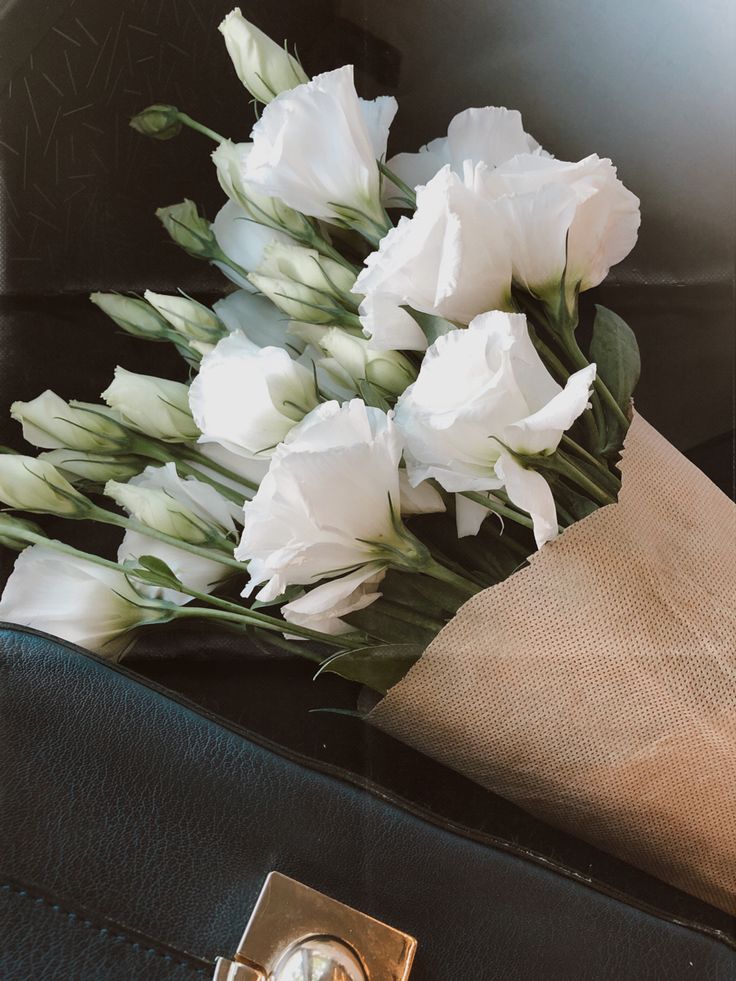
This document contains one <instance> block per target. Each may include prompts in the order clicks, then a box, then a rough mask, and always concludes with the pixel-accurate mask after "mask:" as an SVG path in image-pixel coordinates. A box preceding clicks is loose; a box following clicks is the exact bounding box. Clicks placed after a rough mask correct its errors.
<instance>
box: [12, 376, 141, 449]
mask: <svg viewBox="0 0 736 981" xmlns="http://www.w3.org/2000/svg"><path fill="white" fill-rule="evenodd" d="M10 414H11V416H12V417H13V419H15V420H16V422H19V423H21V425H22V426H23V435H24V437H25V438H26V439H27V440H28V442H29V443H32V444H33V445H34V446H38V447H41V448H42V449H46V450H56V449H63V448H71V449H74V450H85V451H89V452H92V453H104V452H108V451H110V450H113V451H115V452H125V448H126V446H127V444H128V443H129V441H130V433H129V431H128V430H127V429H126V428H125V426H123V425H122V423H121V422H120V421H119V420H117V419H116V418H115V417H114V415H113V413H111V412H110V410H109V409H108V408H106V406H104V405H87V404H86V403H83V402H76V403H71V404H69V403H67V402H65V401H64V399H62V398H60V397H59V396H58V395H57V394H56V393H55V392H52V391H51V390H47V391H45V392H43V393H42V394H41V395H39V396H38V397H37V398H35V399H33V400H32V401H30V402H14V403H13V404H12V405H11V406H10Z"/></svg>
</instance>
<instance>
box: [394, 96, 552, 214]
mask: <svg viewBox="0 0 736 981" xmlns="http://www.w3.org/2000/svg"><path fill="white" fill-rule="evenodd" d="M534 152H536V153H538V154H545V151H544V150H542V149H541V147H540V146H539V144H538V143H537V141H536V140H535V139H534V137H533V136H530V135H529V134H528V133H526V132H525V131H524V124H523V122H522V119H521V115H520V113H518V112H517V111H516V110H515V109H504V108H497V107H496V106H485V107H484V108H482V109H465V110H464V112H460V113H458V114H457V115H456V116H455V117H454V118H453V119H452V122H451V123H450V125H449V126H448V128H447V136H441V137H438V138H437V139H436V140H432V141H431V142H430V143H428V144H427V145H426V146H423V147H422V148H421V149H420V150H419V152H418V153H398V154H397V155H396V156H395V157H392V158H391V160H389V162H388V167H389V169H390V170H391V171H393V173H394V174H396V176H397V177H400V178H401V180H402V181H403V182H404V183H405V184H408V185H409V186H410V187H418V186H420V185H422V184H427V183H428V182H429V181H430V180H431V179H432V178H433V177H434V176H435V174H437V173H438V172H439V171H440V170H442V168H443V167H445V166H446V165H448V164H449V165H450V167H451V168H452V170H453V171H454V172H455V173H456V174H457V175H458V176H459V177H462V176H463V170H464V164H465V161H466V160H469V161H470V163H471V165H472V166H475V164H477V163H484V164H487V165H488V166H489V167H497V166H498V165H499V164H501V163H504V162H505V161H506V160H510V159H511V157H515V156H516V155H517V154H519V153H534ZM545 155H546V154H545ZM387 190H388V192H389V195H388V196H390V195H391V194H392V193H393V192H394V191H395V189H393V187H392V185H390V183H389V185H388V187H387Z"/></svg>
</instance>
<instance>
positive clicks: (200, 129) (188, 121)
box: [176, 112, 225, 143]
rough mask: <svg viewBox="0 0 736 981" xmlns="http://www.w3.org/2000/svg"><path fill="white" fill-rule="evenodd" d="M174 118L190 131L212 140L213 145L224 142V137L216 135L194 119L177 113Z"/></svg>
mask: <svg viewBox="0 0 736 981" xmlns="http://www.w3.org/2000/svg"><path fill="white" fill-rule="evenodd" d="M176 118H177V119H178V120H179V122H180V123H182V124H183V125H184V126H188V127H189V128H190V129H193V130H195V131H196V132H197V133H202V135H203V136H209V138H210V139H211V140H214V141H215V143H224V142H225V137H224V136H220V134H219V133H216V132H215V131H214V130H213V129H210V128H209V126H205V125H203V123H198V122H197V120H196V119H192V117H191V116H188V115H187V114H186V113H185V112H177V114H176Z"/></svg>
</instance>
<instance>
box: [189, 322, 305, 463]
mask: <svg viewBox="0 0 736 981" xmlns="http://www.w3.org/2000/svg"><path fill="white" fill-rule="evenodd" d="M189 404H190V407H191V410H192V414H193V416H194V419H195V421H196V423H197V425H198V426H199V428H200V430H201V432H202V439H201V441H202V442H209V441H214V442H216V443H220V444H221V445H222V446H224V447H226V448H227V449H229V450H232V451H233V452H234V453H239V454H241V455H246V456H256V455H259V454H260V455H267V454H270V453H271V452H272V451H273V449H274V447H275V446H276V445H277V444H278V443H280V442H281V441H282V440H283V439H284V437H285V436H286V434H287V433H288V432H289V431H290V430H291V429H292V428H293V426H294V425H295V424H296V423H297V422H299V421H300V420H301V419H303V418H304V416H305V415H306V414H307V413H308V412H309V411H310V410H311V409H313V408H314V407H315V406H316V405H317V392H316V389H315V386H314V377H313V375H312V373H311V372H310V371H309V370H308V369H307V368H305V367H304V366H303V365H301V364H297V362H296V361H293V360H292V359H291V358H290V357H289V355H288V354H287V353H286V351H284V350H282V349H281V348H276V347H263V348H259V347H258V346H257V345H255V344H253V342H252V341H249V340H248V338H247V337H246V336H245V335H244V334H241V333H239V332H235V333H233V334H231V335H230V336H229V337H225V338H224V339H223V340H221V341H220V342H219V343H218V344H217V346H216V347H215V349H214V350H213V351H212V352H211V353H210V354H207V355H206V356H205V357H204V358H203V359H202V364H201V366H200V371H199V374H198V375H197V377H196V378H195V379H194V381H193V382H192V385H191V387H190V390H189Z"/></svg>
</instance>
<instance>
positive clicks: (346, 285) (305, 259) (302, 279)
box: [248, 242, 355, 324]
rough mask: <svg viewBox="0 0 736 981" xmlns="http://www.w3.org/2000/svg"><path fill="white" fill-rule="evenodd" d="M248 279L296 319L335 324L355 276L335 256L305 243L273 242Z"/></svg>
mask: <svg viewBox="0 0 736 981" xmlns="http://www.w3.org/2000/svg"><path fill="white" fill-rule="evenodd" d="M248 279H249V280H250V281H251V283H252V284H253V286H255V287H256V289H258V290H260V291H261V293H265V295H266V296H268V297H269V298H270V299H271V300H272V301H273V303H275V304H276V306H277V307H278V308H279V309H280V310H283V312H284V313H285V314H287V315H288V316H289V317H291V318H292V319H294V320H304V321H307V322H312V323H326V324H329V323H334V322H335V317H336V315H339V310H340V308H341V306H342V304H343V303H344V298H345V296H346V295H347V294H349V293H350V291H351V290H352V288H353V286H354V284H355V276H354V275H353V273H352V272H350V270H349V269H346V268H345V267H344V266H343V265H341V264H340V263H339V262H336V261H335V260H334V259H329V258H326V257H325V256H321V255H320V254H319V253H318V252H317V251H315V250H314V249H305V248H304V247H303V246H301V245H293V244H290V245H285V244H282V243H281V242H272V243H270V244H269V245H268V246H267V247H266V249H265V250H264V254H263V257H262V259H261V263H260V265H259V266H258V269H257V270H256V271H255V272H252V273H251V274H250V276H249V277H248Z"/></svg>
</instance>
